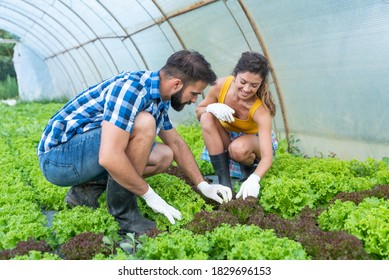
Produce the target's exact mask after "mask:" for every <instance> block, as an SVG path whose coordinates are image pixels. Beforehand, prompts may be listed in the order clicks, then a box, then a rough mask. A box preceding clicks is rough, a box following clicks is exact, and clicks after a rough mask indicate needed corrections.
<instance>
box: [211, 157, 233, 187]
mask: <svg viewBox="0 0 389 280" xmlns="http://www.w3.org/2000/svg"><path fill="white" fill-rule="evenodd" d="M209 157H210V159H211V163H212V166H213V169H215V172H216V175H217V177H218V180H219V184H220V185H223V186H226V187H229V188H231V189H232V184H231V177H230V167H229V164H228V153H227V151H225V152H223V153H221V154H218V155H209Z"/></svg>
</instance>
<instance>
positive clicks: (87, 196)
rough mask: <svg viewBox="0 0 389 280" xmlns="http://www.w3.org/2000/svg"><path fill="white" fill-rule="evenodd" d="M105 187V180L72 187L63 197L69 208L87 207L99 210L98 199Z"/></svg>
mask: <svg viewBox="0 0 389 280" xmlns="http://www.w3.org/2000/svg"><path fill="white" fill-rule="evenodd" d="M106 187H107V178H105V179H101V180H98V181H90V182H87V183H84V184H79V185H74V186H72V187H71V188H70V189H69V191H68V193H67V194H66V197H65V202H66V203H67V204H68V205H69V206H70V207H75V206H88V207H91V208H95V209H96V208H99V197H100V195H101V194H102V193H103V192H104V191H105V189H106Z"/></svg>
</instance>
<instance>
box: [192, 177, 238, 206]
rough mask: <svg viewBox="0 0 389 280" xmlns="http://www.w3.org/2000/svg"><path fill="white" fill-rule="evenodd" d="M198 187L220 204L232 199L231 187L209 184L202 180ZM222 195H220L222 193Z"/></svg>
mask: <svg viewBox="0 0 389 280" xmlns="http://www.w3.org/2000/svg"><path fill="white" fill-rule="evenodd" d="M197 189H198V190H199V191H200V192H201V193H202V194H203V195H204V196H206V197H208V198H210V199H213V200H215V201H217V202H219V203H220V204H221V203H223V202H225V203H226V202H228V201H230V200H231V199H232V192H231V189H230V188H229V187H225V186H223V185H219V184H212V185H211V184H208V183H207V182H205V181H202V182H201V183H200V184H198V185H197ZM219 194H220V195H221V196H220V195H219Z"/></svg>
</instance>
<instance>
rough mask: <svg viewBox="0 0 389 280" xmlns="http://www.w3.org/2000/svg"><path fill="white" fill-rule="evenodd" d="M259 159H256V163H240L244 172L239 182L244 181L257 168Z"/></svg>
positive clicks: (241, 170)
mask: <svg viewBox="0 0 389 280" xmlns="http://www.w3.org/2000/svg"><path fill="white" fill-rule="evenodd" d="M258 162H259V161H258V160H255V161H254V163H253V164H252V165H250V166H247V165H243V164H241V163H240V164H239V165H240V172H241V173H242V178H241V179H240V180H239V183H243V182H244V181H246V180H247V178H248V177H249V176H250V175H251V174H253V173H254V171H255V169H257V166H258Z"/></svg>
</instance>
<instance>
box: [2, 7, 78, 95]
mask: <svg viewBox="0 0 389 280" xmlns="http://www.w3.org/2000/svg"><path fill="white" fill-rule="evenodd" d="M0 18H2V19H4V20H5V21H6V22H8V23H12V25H14V26H18V27H19V28H20V29H22V30H26V28H25V27H24V26H22V25H20V24H19V23H18V22H14V21H12V20H10V19H9V18H8V19H7V18H4V17H3V16H2V15H0ZM29 34H31V35H32V37H36V38H37V39H38V38H39V37H38V35H39V34H36V33H29ZM15 35H17V34H15ZM20 37H21V38H23V36H20ZM37 41H39V40H37ZM19 43H22V44H25V45H27V46H29V47H31V44H32V45H36V43H35V41H29V42H27V43H26V42H23V40H21V41H20V42H19ZM42 45H44V46H45V47H46V48H47V49H48V50H50V51H51V47H50V46H49V45H47V44H45V42H42ZM32 49H33V50H34V51H35V52H36V49H38V50H39V46H38V45H36V47H33V48H32ZM40 56H41V57H44V55H40ZM56 63H57V64H58V65H59V66H60V67H61V69H62V71H63V72H64V74H65V75H66V76H67V77H68V78H69V80H70V81H72V80H73V79H72V77H71V75H70V74H69V72H68V70H67V68H66V67H65V66H64V65H63V63H62V62H60V61H59V62H56ZM71 85H72V87H73V89H74V90H75V87H74V82H72V83H71Z"/></svg>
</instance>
